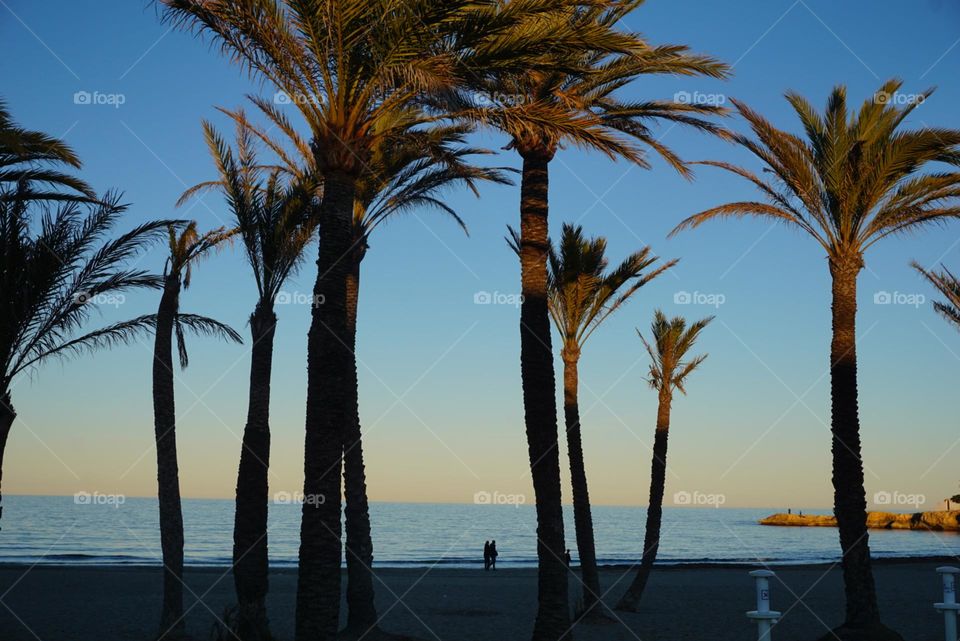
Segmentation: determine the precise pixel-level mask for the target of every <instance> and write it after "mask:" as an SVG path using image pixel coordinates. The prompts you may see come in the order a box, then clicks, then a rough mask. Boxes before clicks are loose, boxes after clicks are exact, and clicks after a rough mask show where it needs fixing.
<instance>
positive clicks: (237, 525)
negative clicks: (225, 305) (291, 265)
mask: <svg viewBox="0 0 960 641" xmlns="http://www.w3.org/2000/svg"><path fill="white" fill-rule="evenodd" d="M276 326H277V317H276V314H274V312H273V309H272V306H271V305H270V303H269V302H268V301H263V300H261V301H260V302H259V303H258V304H257V308H256V309H255V310H254V312H253V314H252V315H251V316H250V335H251V339H252V340H253V347H252V348H251V357H250V390H249V400H248V403H247V424H246V426H245V427H244V430H243V445H242V448H241V450H240V468H239V470H238V472H237V505H236V514H235V517H234V521H233V583H234V587H235V588H236V591H237V604H238V612H237V629H236V635H237V636H238V637H239V638H240V639H241V640H242V641H266V640H267V639H269V638H270V631H269V626H268V621H267V610H266V597H267V589H268V569H269V568H268V565H269V564H268V561H267V505H268V503H269V499H268V487H269V481H268V478H267V473H268V471H269V466H270V373H271V369H272V366H273V338H274V333H275V331H276Z"/></svg>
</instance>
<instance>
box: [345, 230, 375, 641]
mask: <svg viewBox="0 0 960 641" xmlns="http://www.w3.org/2000/svg"><path fill="white" fill-rule="evenodd" d="M365 250H366V247H365V245H364V246H363V247H357V248H355V249H354V255H353V257H352V260H351V265H350V273H349V275H348V276H347V328H348V330H349V332H350V341H349V343H348V344H349V345H350V348H351V349H352V350H353V351H354V353H356V344H357V305H358V302H359V296H360V263H361V261H362V260H363V256H364V253H365ZM357 391H358V393H359V390H357ZM356 400H357V397H356V396H354V404H353V408H354V412H353V417H352V418H353V420H352V421H350V422H349V423H348V425H347V434H346V436H345V438H344V442H343V482H344V496H345V498H346V508H345V509H344V512H345V516H346V530H347V554H346V557H347V628H348V629H350V630H353V631H356V632H359V633H361V634H366V633H367V632H368V631H369V630H370V629H371V628H372V627H374V626H376V625H377V609H376V606H375V605H374V589H373V571H372V569H371V568H372V565H373V542H372V540H371V538H370V509H369V505H368V502H367V473H366V469H365V468H364V464H363V440H362V435H361V433H360V412H359V404H358V403H357V402H356Z"/></svg>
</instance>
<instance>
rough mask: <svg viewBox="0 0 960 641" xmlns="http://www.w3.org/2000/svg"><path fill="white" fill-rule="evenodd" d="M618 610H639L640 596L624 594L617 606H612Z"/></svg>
mask: <svg viewBox="0 0 960 641" xmlns="http://www.w3.org/2000/svg"><path fill="white" fill-rule="evenodd" d="M614 609H615V610H619V611H620V612H634V613H636V612H639V611H640V598H639V597H634V596H632V595H630V594H629V593H628V594H625V595H623V598H621V599H620V601H619V602H618V603H617V606H616V607H615V608H614Z"/></svg>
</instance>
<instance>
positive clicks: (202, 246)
mask: <svg viewBox="0 0 960 641" xmlns="http://www.w3.org/2000/svg"><path fill="white" fill-rule="evenodd" d="M168 232H169V238H170V255H169V256H168V257H167V262H166V265H165V267H164V274H163V294H162V296H161V297H160V305H159V307H158V308H157V314H156V316H155V317H153V322H154V325H155V336H154V347H153V425H154V437H155V439H156V448H157V498H158V502H159V506H160V549H161V553H162V556H163V604H162V606H161V611H160V631H159V634H160V636H166V635H172V636H173V637H177V636H179V635H182V634H183V631H184V627H185V626H184V620H183V618H184V612H183V511H182V509H181V505H180V472H179V468H178V465H177V432H176V427H177V423H176V409H175V405H174V394H173V335H174V333H176V337H177V352H178V355H179V357H180V367H186V366H187V364H188V358H187V348H186V345H185V343H184V329H190V330H193V331H195V332H198V333H201V334H206V335H215V336H220V337H222V338H226V339H229V340H233V341H236V342H238V343H242V342H243V339H242V338H240V335H239V334H237V332H235V331H234V330H232V329H231V328H230V327H228V326H226V325H224V324H222V323H219V322H217V321H215V320H213V319H211V318H207V317H205V316H196V315H193V314H181V313H180V290H181V288H183V289H186V288H188V287H189V286H190V276H191V272H192V271H193V265H194V263H196V262H197V261H199V260H200V259H201V258H203V256H204V255H205V254H206V253H207V252H209V251H210V250H211V249H213V248H214V247H216V246H217V245H218V244H220V243H221V242H223V241H224V240H225V239H226V238H227V237H228V236H229V234H230V233H231V232H225V231H224V230H222V229H218V230H215V231H211V232H207V233H206V234H203V235H200V234H199V233H198V232H197V223H196V222H191V223H189V224H188V225H187V226H186V227H185V228H184V229H183V231H181V232H179V233H178V232H177V230H176V228H175V227H174V226H173V225H171V226H169V228H168Z"/></svg>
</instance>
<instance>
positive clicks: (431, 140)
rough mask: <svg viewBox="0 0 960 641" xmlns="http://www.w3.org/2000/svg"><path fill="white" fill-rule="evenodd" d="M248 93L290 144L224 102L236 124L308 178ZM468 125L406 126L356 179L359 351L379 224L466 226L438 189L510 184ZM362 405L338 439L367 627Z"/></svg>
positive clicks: (351, 589)
mask: <svg viewBox="0 0 960 641" xmlns="http://www.w3.org/2000/svg"><path fill="white" fill-rule="evenodd" d="M251 101H252V102H253V103H254V104H255V105H256V106H257V108H258V109H259V110H260V111H261V112H262V113H263V115H265V116H266V117H267V119H268V121H269V122H270V125H271V127H270V130H272V129H278V130H279V131H281V132H282V133H284V134H285V137H286V138H287V139H288V142H289V143H290V145H289V146H290V147H291V148H292V149H293V151H290V150H289V149H288V148H287V146H285V145H284V144H282V143H281V142H280V141H278V140H276V139H275V138H273V137H271V136H270V131H268V130H266V129H264V128H263V127H258V126H256V125H255V124H253V123H251V122H250V121H249V120H248V119H247V118H246V116H245V114H244V113H243V112H242V111H239V110H238V111H230V110H221V111H223V113H225V114H227V115H228V116H230V117H231V118H232V119H233V120H234V121H235V122H236V124H237V126H238V127H243V128H244V129H246V130H248V131H249V132H251V133H252V134H253V135H255V136H256V137H258V138H259V139H260V140H261V141H262V142H263V143H265V144H266V145H267V146H268V147H269V148H270V149H272V150H273V151H274V152H275V153H276V156H277V158H278V159H279V162H280V167H281V168H282V169H283V171H285V172H286V173H288V174H289V175H290V176H291V177H292V178H293V179H295V180H305V179H307V178H308V176H309V175H311V174H312V173H314V172H315V171H316V169H315V167H313V166H312V161H313V158H312V155H311V154H310V152H309V149H310V146H309V144H308V143H307V141H306V140H304V139H303V138H302V137H301V136H300V135H299V133H298V132H297V130H296V128H295V127H294V126H293V125H292V123H291V122H290V121H289V119H287V118H286V116H285V115H284V114H283V112H282V111H280V110H279V109H277V107H276V106H275V105H274V104H273V103H270V102H267V101H265V100H263V99H261V98H258V97H252V98H251ZM470 132H471V129H470V127H469V126H467V125H462V124H460V125H431V126H429V127H425V128H417V129H411V130H410V131H406V132H404V133H403V135H402V136H400V137H399V138H398V139H397V140H395V141H392V142H391V144H390V145H387V146H386V147H384V148H378V149H376V150H374V151H373V153H371V157H370V162H369V163H368V164H367V166H366V167H365V170H364V174H363V176H362V178H361V180H360V182H359V183H358V188H357V194H356V198H355V200H354V215H353V238H354V240H353V250H352V251H351V252H350V254H349V255H348V257H347V260H348V262H349V266H350V275H349V276H348V279H347V326H348V332H349V335H350V343H349V345H350V347H351V349H352V350H353V351H354V353H355V352H356V327H357V309H358V303H359V295H360V266H361V263H362V261H363V259H364V257H365V256H366V254H367V251H368V249H369V247H370V237H371V235H372V233H373V231H374V229H376V228H377V227H379V226H380V225H381V224H382V223H384V222H386V221H387V220H391V219H393V218H395V217H396V216H398V215H401V214H404V213H408V212H410V211H413V210H414V209H416V208H421V207H422V208H428V209H435V210H437V211H439V212H441V213H443V214H446V215H448V216H449V217H450V218H452V219H453V220H454V221H455V222H456V223H457V224H458V225H459V226H460V227H461V228H462V229H463V230H464V231H466V224H465V223H464V221H463V219H461V218H460V216H459V215H458V214H457V212H456V211H455V210H453V209H452V208H450V207H449V206H448V205H447V204H446V203H444V202H443V200H441V199H440V196H441V194H442V192H443V191H444V190H445V189H447V188H451V187H453V186H456V185H460V184H463V185H465V186H467V187H468V188H470V190H471V191H473V193H474V194H475V195H477V196H479V192H478V190H477V183H479V182H481V181H489V182H494V183H500V184H512V183H510V181H509V180H508V179H507V178H506V176H505V175H504V172H506V171H512V170H509V169H506V168H503V167H477V166H474V165H471V164H469V162H468V160H469V158H470V157H471V156H481V155H489V154H492V153H493V152H492V151H490V150H487V149H480V148H473V147H468V146H466V136H467V134H469V133H470ZM358 410H359V407H357V408H356V410H355V413H354V417H355V420H354V421H352V422H351V423H350V424H349V425H348V426H347V428H346V433H345V436H344V443H343V456H344V460H343V477H344V498H345V499H346V500H345V509H344V512H345V516H346V519H345V521H346V524H345V526H346V527H345V530H346V552H347V553H346V560H347V594H346V597H347V598H346V602H347V630H349V631H353V632H355V633H357V634H361V635H362V634H367V633H368V632H369V631H371V630H372V629H375V628H376V627H377V626H378V620H379V618H378V617H377V611H376V606H375V603H374V586H373V574H372V570H371V567H372V563H373V543H372V540H371V535H370V514H369V505H368V503H369V502H368V499H367V485H366V469H365V465H364V459H363V439H362V434H361V430H360V417H359V411H358Z"/></svg>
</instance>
